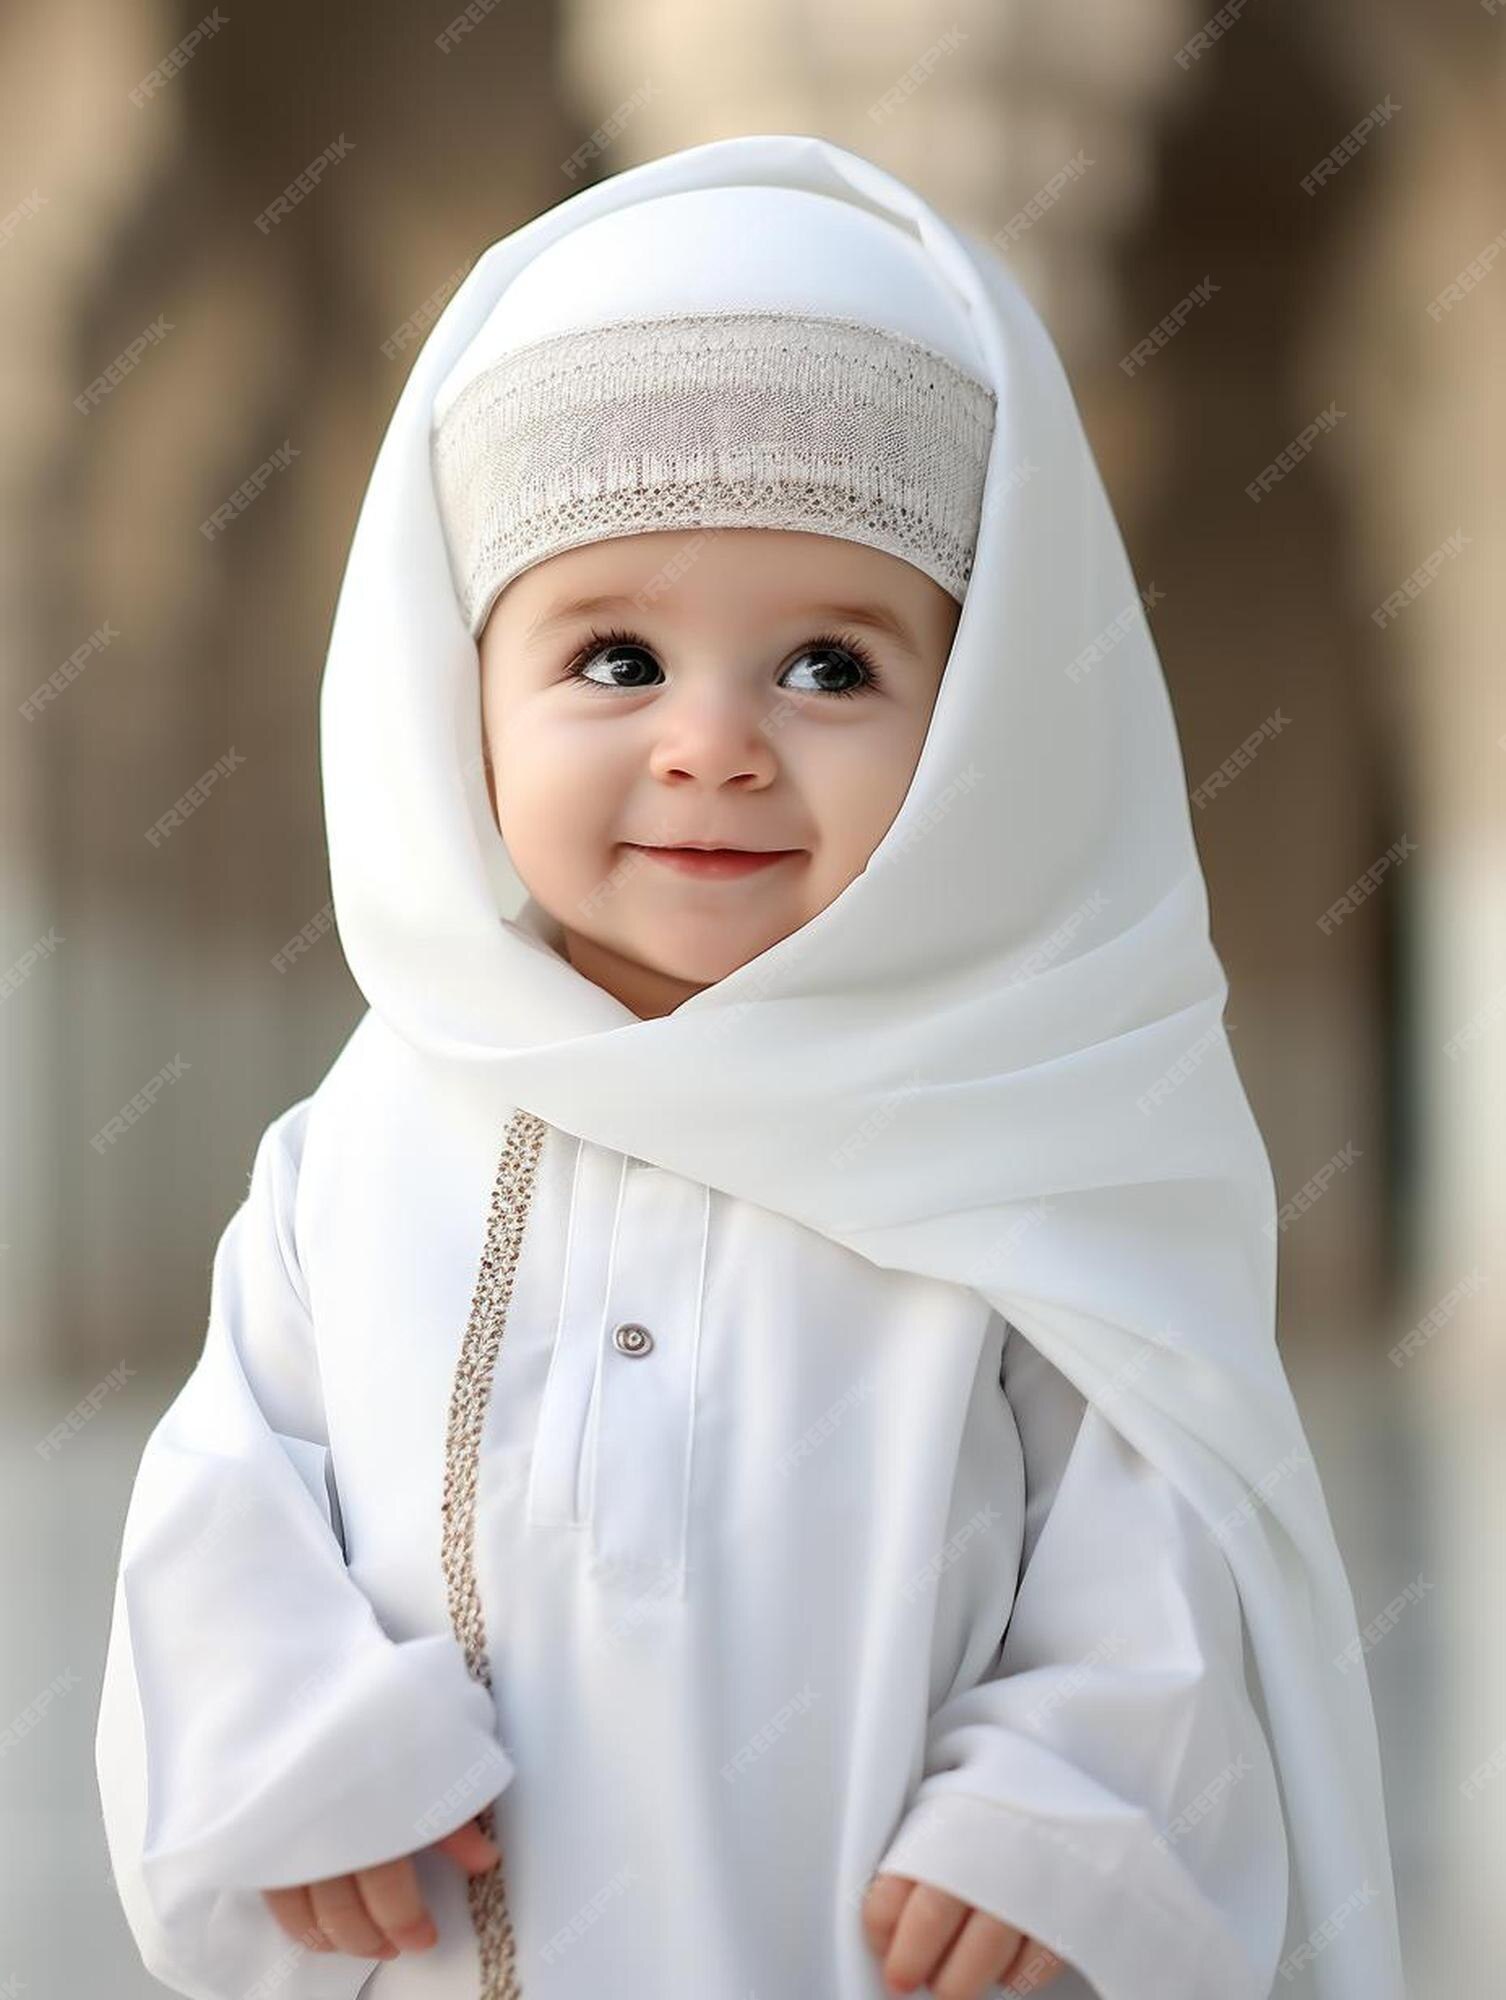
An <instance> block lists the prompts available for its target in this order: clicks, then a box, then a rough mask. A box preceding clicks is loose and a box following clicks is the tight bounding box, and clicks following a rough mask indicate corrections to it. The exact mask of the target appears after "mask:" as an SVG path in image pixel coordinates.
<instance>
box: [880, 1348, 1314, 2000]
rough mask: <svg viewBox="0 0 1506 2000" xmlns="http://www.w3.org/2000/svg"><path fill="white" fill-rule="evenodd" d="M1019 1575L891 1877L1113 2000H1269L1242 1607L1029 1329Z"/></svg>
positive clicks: (1009, 1386) (1277, 1848) (1015, 1397)
mask: <svg viewBox="0 0 1506 2000" xmlns="http://www.w3.org/2000/svg"><path fill="white" fill-rule="evenodd" d="M1002 1380H1003V1383H1004V1388H1005V1392H1006V1394H1007V1395H1008V1398H1009V1401H1010V1404H1011V1406H1012V1408H1013V1411H1014V1415H1015V1421H1016V1423H1017V1425H1018V1428H1019V1433H1020V1441H1021V1447H1022V1450H1023V1454H1024V1459H1025V1473H1026V1496H1027V1504H1026V1519H1025V1538H1024V1549H1023V1553H1022V1558H1021V1578H1020V1584H1019V1589H1018V1594H1017V1597H1016V1600H1015V1604H1014V1608H1013V1611H1012V1613H1011V1615H1010V1619H1009V1624H1008V1627H1007V1630H1006V1632H1005V1635H1004V1642H1003V1646H1002V1650H1001V1653H1000V1655H999V1656H998V1658H997V1661H996V1664H995V1666H994V1668H993V1669H992V1671H991V1673H990V1675H989V1677H988V1678H986V1679H985V1680H983V1681H982V1682H981V1683H980V1684H979V1685H978V1686H976V1687H974V1688H971V1689H969V1690H966V1691H964V1692H963V1693H961V1694H959V1695H957V1696H955V1697H954V1698H952V1699H951V1700H949V1701H947V1702H946V1703H944V1704H943V1705H942V1707H941V1708H939V1709H938V1710H937V1711H936V1713H935V1714H934V1715H933V1716H932V1717H931V1720H930V1724H929V1727H928V1731H927V1740H926V1752H925V1761H924V1769H923V1775H922V1777H921V1780H920V1782H919V1784H918V1786H917V1787H916V1790H915V1793H914V1795H913V1797H912V1800H911V1804H910V1809H909V1810H908V1812H907V1814H906V1816H905V1818H904V1820H903V1821H902V1822H901V1824H900V1826H899V1828H898V1830H897V1831H896V1834H895V1838H894V1840H893V1841H892V1842H891V1844H890V1846H889V1848H888V1850H887V1851H886V1853H885V1855H884V1857H883V1859H882V1860H881V1862H880V1863H879V1869H880V1871H883V1872H892V1873H895V1874H899V1875H906V1876H913V1877H914V1878H916V1879H917V1880H921V1881H926V1882H930V1883H932V1884H934V1885H935V1886H937V1887H939V1888H942V1889H945V1890H947V1891H948V1892H949V1893H951V1894H952V1895H955V1896H958V1897H960V1898H961V1899H962V1900H964V1901H965V1902H968V1903H971V1904H973V1905H975V1906H976V1907H978V1908H980V1909H983V1910H986V1911H988V1912H989V1913H990V1914H991V1915H993V1916H996V1917H998V1918H1000V1919H1001V1920H1002V1921H1004V1922H1006V1923H1009V1924H1012V1925H1014V1926H1015V1927H1016V1928H1017V1929H1019V1930H1022V1931H1024V1932H1025V1933H1027V1934H1028V1935H1030V1936H1034V1937H1036V1938H1039V1939H1041V1940H1042V1941H1044V1942H1045V1943H1047V1944H1048V1945H1050V1946H1051V1947H1052V1948H1053V1949H1055V1950H1056V1952H1057V1953H1058V1955H1059V1956H1060V1957H1061V1958H1063V1959H1064V1960H1065V1961H1066V1962H1067V1963H1068V1965H1070V1966H1072V1967H1075V1968H1076V1970H1077V1971H1078V1972H1080V1973H1081V1974H1082V1975H1083V1977H1084V1978H1085V1979H1086V1980H1087V1981H1088V1983H1089V1984H1090V1986H1091V1987H1092V1988H1093V1990H1094V1991H1095V1992H1096V1993H1098V1994H1099V1995H1100V1996H1101V2000H1265V1996H1267V1995H1268V1994H1269V1993H1270V1991H1271V1987H1272V1983H1273V1981H1274V1978H1275V1971H1276V1966H1277V1963H1278V1960H1279V1959H1280V1955H1281V1948H1282V1942H1283V1935H1284V1930H1285V1924H1286V1916H1287V1868H1288V1862H1287V1841H1286V1830H1285V1826H1284V1822H1283V1819H1282V1813H1281V1805H1280V1796H1279V1792H1278V1789H1277V1784H1276V1778H1275V1773H1274V1768H1273V1762H1272V1758H1271V1754H1270V1748H1269V1745H1268V1742H1267V1739H1266V1736H1265V1732H1264V1731H1263V1729H1262V1727H1261V1724H1260V1721H1259V1718H1258V1716H1257V1714H1256V1712H1255V1709H1254V1706H1253V1704H1252V1702H1251V1700H1250V1695H1249V1689H1248V1684H1247V1682H1246V1679H1245V1668H1244V1628H1243V1621H1242V1616H1241V1611H1240V1605H1239V1597H1238V1590H1237V1587H1236V1585H1235V1582H1234V1578H1233V1574H1232V1571H1231V1570H1230V1569H1229V1567H1228V1565H1227V1563H1226V1561H1225V1559H1224V1556H1223V1554H1222V1551H1221V1550H1220V1549H1219V1547H1218V1545H1217V1542H1216V1539H1215V1538H1214V1536H1213V1535H1212V1534H1211V1533H1210V1532H1209V1530H1208V1529H1207V1527H1206V1526H1205V1524H1204V1523H1203V1521H1202V1520H1201V1518H1200V1517H1199V1516H1198V1515H1197V1513H1196V1512H1195V1510H1194V1509H1193V1508H1192V1507H1191V1505H1190V1504H1189V1503H1188V1502H1187V1501H1186V1500H1185V1499H1184V1498H1183V1497H1182V1495H1181V1494H1180V1493H1179V1492H1178V1491H1177V1489H1176V1488H1175V1487H1174V1486H1172V1485H1171V1484H1170V1483H1169V1482H1168V1481H1167V1480H1166V1479H1164V1478H1163V1477H1162V1476H1161V1474H1160V1473H1159V1472H1158V1471H1157V1470H1156V1469H1155V1468H1153V1467H1152V1466H1151V1465H1149V1464H1148V1463H1147V1462H1146V1461H1145V1460H1144V1459H1143V1458H1142V1457H1141V1456H1140V1455H1139V1454H1138V1453H1137V1452H1136V1451H1135V1450H1134V1449H1133V1448H1132V1447H1131V1446H1130V1445H1129V1444H1128V1443H1127V1442H1126V1440H1125V1439H1124V1438H1123V1437H1122V1436H1121V1435H1120V1433H1119V1432H1117V1431H1116V1430H1115V1429H1114V1428H1113V1425H1112V1424H1111V1422H1110V1421H1109V1420H1108V1419H1107V1418H1106V1417H1105V1416H1104V1415H1103V1414H1102V1413H1100V1412H1099V1411H1098V1410H1096V1409H1092V1408H1087V1407H1086V1405H1085V1403H1084V1399H1083V1398H1082V1396H1081V1395H1080V1394H1079V1393H1078V1391H1077V1390H1076V1389H1075V1388H1074V1387H1073V1385H1072V1384H1071V1383H1070V1382H1068V1381H1067V1380H1066V1378H1065V1377H1064V1376H1063V1375H1062V1374H1061V1373H1060V1372H1059V1371H1058V1370H1057V1369H1056V1368H1054V1367H1053V1366H1052V1365H1051V1364H1050V1363H1049V1362H1047V1361H1046V1360H1045V1359H1044V1357H1043V1356H1042V1355H1041V1354H1040V1353H1039V1351H1038V1350H1037V1349H1035V1348H1033V1347H1032V1346H1031V1345H1030V1344H1029V1342H1027V1341H1026V1340H1025V1339H1024V1337H1023V1336H1022V1335H1021V1334H1020V1333H1019V1331H1018V1330H1017V1329H1016V1328H1013V1327H1011V1328H1010V1329H1009V1331H1008V1334H1007V1338H1006V1345H1005V1352H1004V1364H1003V1371H1002Z"/></svg>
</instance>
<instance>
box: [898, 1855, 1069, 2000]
mask: <svg viewBox="0 0 1506 2000" xmlns="http://www.w3.org/2000/svg"><path fill="white" fill-rule="evenodd" d="M863 1924H864V1928H865V1929H866V1930H867V1933H868V1942H869V1943H870V1944H871V1945H872V1946H873V1948H874V1950H875V1951H876V1952H877V1953H878V1955H879V1957H880V1959H881V1960H882V1961H883V1968H884V1978H885V1980H886V1981H887V1982H888V1986H889V1990H890V1992H891V1993H913V1992H914V1991H915V1989H916V1987H917V1986H920V1985H922V1984H924V1986H925V1988H926V1991H927V1992H928V1993H932V1994H934V1995H935V1996H936V2000H982V1996H983V1995H984V1994H986V1993H989V1992H990V1991H992V1989H993V1988H994V1987H995V1986H997V1985H999V1984H1001V1983H1002V1984H1003V1985H1004V1989H1005V1991H1006V1992H1008V1993H1034V1992H1036V1991H1037V1990H1038V1988H1040V1987H1042V1986H1045V1985H1047V1984H1049V1982H1050V1981H1051V1980H1053V1979H1054V1978H1055V1977H1056V1975H1057V1973H1059V1972H1060V1971H1061V1970H1062V1962H1061V1960H1060V1959H1059V1958H1058V1957H1057V1956H1056V1954H1055V1953H1054V1952H1050V1951H1047V1949H1046V1947H1045V1946H1044V1945H1043V1944H1037V1943H1036V1942H1035V1940H1034V1939H1033V1938H1028V1937H1025V1936H1024V1935H1023V1934H1022V1933H1021V1932H1019V1931H1017V1930H1013V1929H1011V1928H1010V1926H1009V1925H1008V1924H1002V1923H1000V1922H999V1920H998V1918H997V1917H991V1916H989V1915H987V1913H986V1912H985V1911H983V1910H975V1909H973V1908H972V1906H971V1905H970V1904H968V1903H963V1902H959V1901H958V1899H957V1898H956V1897H955V1896H949V1895H948V1894H947V1893H946V1891H945V1890H944V1889H937V1888H935V1887H933V1885H932V1884H931V1883H929V1882H916V1881H912V1880H911V1878H910V1877H909V1876H908V1875H876V1876H875V1877H874V1879H873V1884H872V1886H871V1887H870V1889H869V1891H868V1894H867V1895H866V1896H865V1897H864V1899H863ZM1006 1973H1007V1974H1008V1978H1007V1979H1006V1978H1005V1975H1006Z"/></svg>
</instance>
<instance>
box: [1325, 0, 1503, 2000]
mask: <svg viewBox="0 0 1506 2000" xmlns="http://www.w3.org/2000/svg"><path fill="white" fill-rule="evenodd" d="M1336 12H1337V13H1338V15H1339V16H1340V18H1339V19H1338V20H1336V21H1334V22H1333V23H1332V24H1331V25H1332V32H1333V37H1334V40H1335V42H1336V43H1341V44H1342V47H1343V50H1344V52H1345V59H1346V60H1348V61H1350V62H1351V63H1352V64H1354V65H1355V68H1356V71H1357V74H1362V75H1363V76H1364V78H1365V85H1364V89H1363V91H1360V92H1359V93H1358V95H1359V96H1361V97H1364V98H1366V99H1370V98H1373V99H1374V100H1375V101H1379V100H1380V99H1381V98H1383V97H1384V96H1385V94H1386V93H1387V92H1388V91H1394V93H1395V100H1396V103H1397V106H1398V110H1397V113H1396V142H1397V143H1396V147H1395V151H1394V154H1393V155H1392V157H1391V159H1390V161H1389V170H1388V171H1387V172H1386V174H1385V194H1384V198H1383V199H1381V200H1379V201H1378V202H1377V203H1376V204H1375V205H1374V206H1373V207H1372V208H1371V209H1370V210H1369V211H1368V213H1367V215H1366V219H1365V228H1364V232H1363V236H1362V237H1361V238H1360V239H1358V240H1356V241H1355V243H1354V244H1353V245H1352V251H1351V254H1350V255H1349V256H1348V257H1347V258H1346V259H1345V260H1344V261H1343V262H1342V263H1341V264H1340V265H1338V266H1336V267H1335V269H1334V270H1333V272H1332V274H1331V282H1330V285H1329V287H1328V288H1327V297H1326V301H1325V306H1326V315H1325V325H1324V328H1323V333H1322V337H1321V340H1320V342H1319V344H1318V345H1317V347H1316V348H1315V352H1314V355H1313V357H1312V370H1313V374H1314V377H1315V378H1316V377H1319V376H1321V375H1322V374H1323V372H1324V369H1325V361H1326V357H1327V356H1329V355H1331V354H1332V352H1333V351H1334V349H1335V348H1339V347H1342V348H1344V349H1346V350H1352V349H1353V348H1354V347H1355V346H1356V344H1358V347H1359V361H1360V369H1361V372H1360V381H1361V393H1362V395H1363V399H1364V401H1365V404H1366V406H1367V407H1368V409H1369V411H1370V413H1371V421H1370V422H1368V423H1367V424H1365V425H1363V426H1361V425H1355V426H1353V427H1351V429H1350V430H1349V431H1347V432H1346V434H1345V437H1344V440H1343V445H1344V458H1345V463H1346V466H1347V471H1348V475H1349V484H1350V492H1351V499H1352V505H1353V508H1354V517H1355V521H1356V524H1357V529H1358V536H1359V547H1360V549H1361V551H1362V563H1361V568H1360V573H1359V574H1358V575H1356V576H1355V577H1354V579H1353V588H1354V590H1355V592H1356V594H1357V596H1358V597H1359V599H1360V601H1361V602H1362V603H1363V604H1365V605H1366V606H1373V607H1375V610H1374V613H1373V617H1374V622H1375V627H1376V629H1375V637H1374V641H1373V646H1372V652H1373V660H1374V676H1375V690H1376V696H1377V699H1378V700H1379V701H1381V702H1382V703H1383V704H1384V705H1385V708H1386V710H1387V712H1388V713H1389V715H1390V717H1391V720H1392V727H1393V728H1394V730H1395V732H1396V734H1397V736H1398V737H1399V739H1400V740H1402V741H1403V742H1404V743H1405V744H1406V746H1407V777H1408V792H1407V797H1406V799H1405V801H1404V802H1403V804H1404V810H1405V815H1406V820H1405V830H1406V832H1407V833H1408V834H1409V835H1410V837H1411V838H1412V839H1413V840H1415V842H1416V854H1415V858H1412V859H1409V860H1408V862H1407V866H1408V867H1409V868H1411V869H1414V870H1415V871H1416V876H1417V881H1416V885H1415V888H1414V900H1415V901H1416V903H1417V906H1418V910H1419V922H1418V926H1417V935H1416V940H1415V951H1414V958H1413V966H1412V978H1413V1016H1412V1025H1413V1037H1412V1051H1413V1064H1414V1069H1415V1078H1416V1084H1415V1106H1416V1110H1415V1118H1416V1127H1417V1132H1416V1141H1417V1143H1416V1149H1415V1151H1416V1159H1417V1166H1416V1187H1415V1199H1416V1204H1417V1211H1418V1217H1419V1255H1418V1258H1417V1260H1416V1275H1415V1279H1414V1282H1413V1284H1412V1286H1411V1287H1410V1289H1409V1296H1408V1297H1407V1299H1406V1300H1405V1301H1404V1303H1403V1310H1402V1313H1401V1316H1400V1320H1399V1327H1398V1337H1397V1347H1396V1349H1395V1350H1394V1360H1395V1362H1396V1365H1397V1367H1398V1370H1399V1387H1400V1393H1401V1395H1402V1396H1404V1397H1405V1398H1406V1400H1407V1402H1408V1404H1409V1406H1411V1407H1413V1408H1414V1409H1416V1410H1418V1411H1419V1412H1421V1413H1424V1414H1425V1416H1426V1419H1427V1422H1428V1424H1429V1426H1430V1432H1431V1445H1432V1454H1433V1464H1434V1468H1435V1471H1434V1478H1435V1481H1436V1487H1435V1514H1434V1523H1433V1529H1434V1537H1435V1544H1436V1548H1437V1574H1436V1575H1435V1576H1434V1577H1433V1579H1432V1581H1433V1582H1435V1583H1436V1584H1437V1585H1438V1586H1439V1588H1438V1589H1437V1591H1436V1593H1435V1594H1434V1596H1433V1597H1432V1599H1431V1603H1430V1605H1429V1610H1428V1614H1427V1615H1429V1616H1430V1617H1431V1618H1432V1619H1433V1620H1434V1621H1435V1624H1436V1625H1437V1626H1438V1628H1439V1630H1438V1631H1437V1632H1436V1634H1435V1644H1436V1645H1437V1648H1438V1653H1439V1656H1440V1657H1441V1660H1442V1662H1443V1664H1444V1665H1445V1667H1446V1671H1447V1680H1446V1682H1445V1685H1444V1687H1443V1689H1442V1691H1441V1702H1440V1713H1439V1715H1438V1716H1436V1717H1431V1716H1430V1717H1429V1718H1428V1720H1429V1721H1430V1722H1431V1723H1432V1724H1433V1725H1434V1726H1435V1727H1436V1728H1438V1730H1439V1735H1438V1756H1437V1767H1436V1769H1435V1770H1433V1771H1430V1773H1429V1777H1430V1779H1431V1784H1430V1786H1429V1796H1428V1818H1429V1820H1430V1821H1434V1823H1435V1826H1436V1832H1437V1834H1438V1835H1439V1836H1441V1841H1442V1855H1441V1865H1440V1866H1439V1867H1438V1869H1437V1880H1436V1882H1435V1884H1434V1892H1435V1896H1436V1901H1431V1902H1430V1903H1429V1908H1430V1910H1431V1912H1432V1918H1433V1922H1434V1925H1435V1931H1434V1935H1433V1936H1432V1937H1431V1939H1430V1940H1429V1941H1428V1946H1427V1948H1426V1949H1425V1950H1423V1951H1422V1952H1420V1953H1419V1955H1418V1959H1417V1963H1418V1964H1419V1965H1420V1966H1424V1967H1427V1966H1431V1967H1433V1968H1435V1974H1434V1976H1435V1979H1436V1983H1435V1984H1433V1985H1431V1986H1429V1987H1428V1988H1427V1992H1428V1993H1429V1994H1431V1993H1434V1992H1436V1993H1437V1994H1439V1995H1443V1994H1455V1993H1465V1992H1482V1993H1483V1992H1487V1991H1490V1990H1492V1988H1493V1986H1494V1985H1495V1984H1496V1983H1498V1980H1499V1973H1500V1968H1501V1966H1502V1965H1503V1964H1506V1901H1503V1898H1502V1895H1501V1884H1500V1874H1501V1869H1500V1858H1501V1854H1502V1852H1503V1851H1506V1673H1503V1669H1502V1661H1503V1659H1506V1600H1503V1599H1502V1596H1501V1592H1500V1590H1499V1588H1498V1576H1499V1568H1500V1562H1501V1545H1502V1533H1503V1525H1506V1136H1503V1135H1506V671H1503V640H1502V630H1503V622H1506V589H1503V584H1502V579H1503V577H1506V472H1503V468H1506V383H1503V377H1502V371H1501V361H1500V357H1501V355H1502V354H1503V353H1506V231H1503V223H1506V210H1503V206H1502V201H1501V190H1502V188H1503V186H1506V127H1503V123H1502V117H1501V107H1502V102H1503V97H1506V89H1503V86H1506V10H1496V11H1495V12H1494V13H1491V12H1488V11H1486V10H1483V9H1476V8H1471V9H1465V10H1461V12H1460V13H1459V15H1458V16H1457V17H1452V18H1447V19H1446V18H1444V17H1442V16H1441V15H1440V14H1439V13H1437V12H1436V11H1435V12H1433V13H1431V14H1430V15H1429V16H1428V17H1427V18H1419V17H1418V16H1417V15H1416V14H1415V12H1413V11H1410V10H1407V9H1403V8H1399V7H1398V8H1389V9H1383V10H1372V9H1370V8H1369V7H1364V8H1361V7H1360V6H1358V5H1357V4H1356V5H1352V6H1347V7H1344V8H1341V9H1339V10H1336ZM1378 28H1379V29H1382V30H1383V32H1380V33H1377V32H1376V31H1377V29H1378ZM1398 830H1399V831H1400V828H1399V829H1398ZM1402 1639H1403V1633H1402V1631H1401V1630H1400V1628H1398V1631H1397V1633H1396V1640H1397V1641H1401V1640H1402ZM1386 1643H1387V1644H1391V1643H1393V1641H1392V1640H1391V1639H1388V1640H1387V1641H1386ZM1423 1838H1426V1834H1424V1835H1423ZM1422 1991H1423V1989H1421V1988H1419V1993H1420V1994H1421V1993H1422Z"/></svg>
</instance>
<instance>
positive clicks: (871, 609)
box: [806, 604, 920, 659]
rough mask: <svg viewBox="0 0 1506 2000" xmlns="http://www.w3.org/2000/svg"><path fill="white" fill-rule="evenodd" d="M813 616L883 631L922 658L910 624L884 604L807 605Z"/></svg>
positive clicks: (908, 650)
mask: <svg viewBox="0 0 1506 2000" xmlns="http://www.w3.org/2000/svg"><path fill="white" fill-rule="evenodd" d="M806 609H807V610H808V612H809V614H810V616H811V617H813V618H824V619H827V620H829V621H830V622H831V623H833V624H839V625H866V626H867V627H868V629H869V630H870V631H872V632H883V633H884V634H886V635H887V637H889V638H891V639H893V640H894V642H895V644H896V645H899V646H903V647H904V649H905V651H906V652H908V653H913V654H914V655H915V657H916V658H917V659H919V658H920V647H919V645H918V644H917V643H916V639H915V635H914V634H913V633H912V632H911V630H910V628H909V626H908V625H907V624H906V623H905V622H904V620H903V619H902V618H901V617H899V615H898V614H897V613H896V612H893V611H891V610H890V609H889V608H888V606H887V605H884V604H812V605H809V606H807V607H806Z"/></svg>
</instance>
